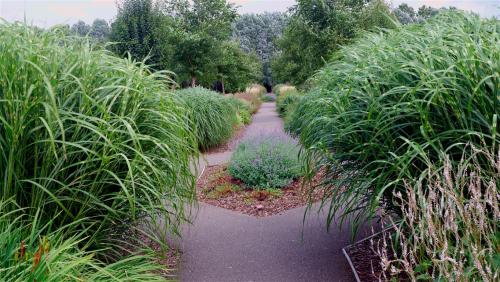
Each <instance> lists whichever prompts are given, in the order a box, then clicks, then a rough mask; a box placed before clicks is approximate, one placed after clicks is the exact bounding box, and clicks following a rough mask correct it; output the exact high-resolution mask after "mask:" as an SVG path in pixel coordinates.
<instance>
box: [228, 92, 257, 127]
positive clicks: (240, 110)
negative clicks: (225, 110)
mask: <svg viewBox="0 0 500 282" xmlns="http://www.w3.org/2000/svg"><path fill="white" fill-rule="evenodd" d="M226 99H227V100H228V101H229V103H230V104H231V106H232V107H233V108H234V109H235V111H236V114H237V115H238V122H239V123H240V124H244V125H246V124H250V122H252V114H251V108H250V104H249V103H248V102H246V101H245V100H242V99H238V98H236V97H234V96H229V97H226Z"/></svg>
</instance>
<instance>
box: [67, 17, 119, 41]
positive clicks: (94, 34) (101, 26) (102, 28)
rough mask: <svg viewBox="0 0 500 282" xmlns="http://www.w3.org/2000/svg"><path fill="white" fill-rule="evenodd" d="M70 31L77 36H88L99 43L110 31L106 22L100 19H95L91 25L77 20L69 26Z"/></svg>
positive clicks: (106, 37)
mask: <svg viewBox="0 0 500 282" xmlns="http://www.w3.org/2000/svg"><path fill="white" fill-rule="evenodd" d="M71 31H72V32H73V33H75V34H77V35H79V36H90V37H91V38H92V39H95V40H96V41H97V42H100V43H102V42H105V41H106V40H107V39H108V36H109V33H110V29H109V25H108V22H107V21H105V20H102V19H95V20H94V22H93V23H92V25H91V26H90V25H87V24H86V23H85V22H84V21H78V22H77V23H75V24H74V25H72V26H71Z"/></svg>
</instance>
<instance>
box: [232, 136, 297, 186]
mask: <svg viewBox="0 0 500 282" xmlns="http://www.w3.org/2000/svg"><path fill="white" fill-rule="evenodd" d="M299 149H300V148H299V145H298V143H297V141H296V140H294V139H292V138H291V137H289V136H288V135H286V134H285V133H281V132H271V133H269V132H268V133H261V134H258V135H254V136H250V137H247V138H246V139H245V140H243V141H242V142H241V143H240V144H239V145H238V147H237V148H236V151H235V152H234V154H233V156H232V158H231V162H230V164H229V173H230V174H231V176H232V177H233V178H236V179H239V180H241V181H243V183H245V184H246V185H247V186H248V187H250V188H252V189H270V188H283V187H285V186H287V185H289V184H290V183H292V181H293V180H294V179H296V178H298V177H300V176H301V175H302V170H301V163H300V161H299Z"/></svg>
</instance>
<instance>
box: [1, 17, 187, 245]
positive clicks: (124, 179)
mask: <svg viewBox="0 0 500 282" xmlns="http://www.w3.org/2000/svg"><path fill="white" fill-rule="evenodd" d="M63 35H64V34H63V33H60V32H58V30H57V29H55V30H52V31H48V32H40V31H37V30H34V29H31V28H29V27H26V26H23V25H18V24H2V25H1V26H0V93H1V98H0V120H1V121H2V122H1V124H0V178H1V179H2V182H1V184H0V186H1V189H0V191H1V196H0V197H1V199H2V200H7V199H12V201H13V203H12V204H9V208H11V209H12V210H14V209H18V208H26V210H24V211H23V212H24V213H25V214H26V216H28V217H29V218H32V217H34V216H35V214H37V216H38V217H36V218H38V219H39V220H41V221H42V222H40V224H41V226H44V225H45V224H47V227H46V230H45V232H46V234H50V232H51V231H54V230H57V229H58V228H60V227H63V226H67V228H66V229H65V233H66V234H67V236H69V237H66V238H64V240H70V238H73V237H75V236H76V237H78V238H80V239H78V245H79V246H80V247H82V248H84V249H87V248H91V249H99V250H103V249H104V248H105V247H110V248H111V251H109V252H113V250H116V241H113V240H112V239H111V238H110V237H111V236H112V234H115V233H116V231H117V230H119V229H120V228H128V227H130V226H131V225H132V224H133V223H134V222H136V221H137V220H138V219H139V218H142V217H148V216H152V215H155V216H159V217H163V218H162V219H163V220H165V221H164V224H165V226H166V228H167V230H169V231H172V232H176V231H177V230H178V229H177V228H178V226H179V224H180V223H181V222H184V220H185V219H186V213H185V211H184V207H185V205H186V204H187V203H189V202H191V201H192V200H193V198H194V177H193V175H192V173H191V171H190V167H189V164H190V160H191V159H192V155H193V154H196V153H197V150H196V139H195V136H194V134H193V133H192V131H193V130H192V127H193V126H192V123H191V121H190V119H189V116H188V115H187V114H186V112H187V110H186V108H185V107H184V105H183V104H182V103H181V101H179V100H178V99H177V98H176V97H175V96H174V95H173V94H171V93H170V92H169V87H168V86H169V85H170V84H171V83H172V82H171V81H169V80H168V79H167V78H166V77H165V76H164V74H163V73H151V72H150V70H149V69H148V67H147V66H146V65H144V64H143V63H134V62H132V61H130V60H126V59H120V58H116V57H114V56H112V55H110V54H109V52H107V51H105V50H92V49H91V47H89V46H91V45H89V44H88V42H85V41H83V42H79V41H76V39H75V37H73V36H72V37H64V36H63ZM14 203H15V204H14ZM49 221H50V222H49ZM49 223H50V224H49ZM32 232H37V230H33V231H32ZM69 243H70V244H74V243H75V242H74V241H69Z"/></svg>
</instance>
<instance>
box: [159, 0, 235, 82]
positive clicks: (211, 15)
mask: <svg viewBox="0 0 500 282" xmlns="http://www.w3.org/2000/svg"><path fill="white" fill-rule="evenodd" d="M162 11H163V13H164V14H165V15H168V16H169V17H171V18H172V19H173V22H174V23H175V35H174V36H173V37H172V39H173V40H172V41H173V42H174V43H173V46H174V48H175V50H174V51H173V55H172V64H173V70H174V71H175V72H176V73H177V75H178V77H179V79H180V80H181V81H186V80H187V79H189V81H190V85H191V86H196V85H197V84H199V83H201V84H202V85H205V86H207V85H211V84H212V82H213V81H214V80H216V79H217V62H219V61H220V60H222V58H221V54H222V52H221V50H220V49H221V46H222V45H221V44H222V43H223V42H224V41H225V40H227V39H229V36H230V32H231V23H232V22H233V21H234V19H235V18H236V16H237V14H236V8H235V7H234V5H232V4H228V3H227V1H226V0H193V1H189V0H167V1H165V2H164V4H163V7H162Z"/></svg>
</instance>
